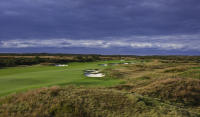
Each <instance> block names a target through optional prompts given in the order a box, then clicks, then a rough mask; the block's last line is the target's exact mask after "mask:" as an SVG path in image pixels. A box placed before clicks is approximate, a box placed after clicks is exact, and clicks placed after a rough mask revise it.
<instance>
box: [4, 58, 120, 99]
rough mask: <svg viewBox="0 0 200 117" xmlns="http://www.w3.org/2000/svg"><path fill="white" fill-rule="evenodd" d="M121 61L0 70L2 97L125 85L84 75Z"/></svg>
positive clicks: (115, 80)
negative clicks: (55, 89)
mask: <svg viewBox="0 0 200 117" xmlns="http://www.w3.org/2000/svg"><path fill="white" fill-rule="evenodd" d="M119 62H120V61H119V60H115V61H114V60H112V61H99V62H86V63H79V62H75V63H69V64H68V65H69V66H65V67H58V66H53V65H52V66H44V65H33V66H19V67H12V68H4V69H0V96H5V95H7V94H11V93H16V92H20V91H26V90H29V89H33V88H39V87H48V86H54V85H59V86H64V85H77V86H80V85H84V86H95V87H98V86H113V85H117V84H120V83H123V81H121V80H117V79H112V78H108V77H106V76H105V77H104V78H88V77H85V76H84V74H83V70H86V69H101V70H103V69H105V68H109V67H112V66H100V65H99V64H106V63H119Z"/></svg>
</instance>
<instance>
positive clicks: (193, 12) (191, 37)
mask: <svg viewBox="0 0 200 117" xmlns="http://www.w3.org/2000/svg"><path fill="white" fill-rule="evenodd" d="M199 11H200V1H199V0H59V1H57V0H1V1H0V40H1V41H0V48H5V47H7V48H13V47H17V48H19V47H41V46H42V47H59V46H60V47H69V46H70V47H73V46H75V47H76V46H79V45H80V46H81V47H87V44H86V45H84V44H82V45H81V44H75V45H74V43H80V41H84V43H86V42H88V40H92V41H91V43H93V42H95V40H100V41H102V43H103V44H102V45H104V44H107V45H109V47H122V45H123V44H124V43H127V44H128V43H129V42H132V43H134V44H132V46H131V44H130V43H129V45H126V44H125V45H124V47H125V46H130V47H131V48H136V47H138V48H141V47H142V48H150V47H151V48H158V49H166V48H167V49H168V48H171V49H183V50H194V49H195V50H198V51H199V50H200V47H199V46H198V45H197V44H199V43H200V41H199V37H200V36H199V34H200V15H199ZM16 40H17V41H16ZM37 40H41V43H40V42H38V43H37ZM56 40H57V43H56V44H57V45H56V44H55V45H54V43H55V42H56ZM61 40H65V41H64V42H67V43H64V42H62V41H61ZM74 40H77V41H74ZM116 40H117V42H118V43H122V44H121V45H120V44H116V43H112V42H113V41H116ZM69 41H70V43H69ZM50 42H52V43H50ZM108 43H112V44H108ZM6 44H7V45H6ZM48 44H49V45H48ZM52 44H53V45H54V46H52ZM167 44H168V46H167ZM173 44H174V45H173ZM102 45H101V44H99V45H98V46H95V45H94V46H95V47H102ZM104 46H105V45H104ZM172 46H173V47H172ZM90 47H91V46H90ZM92 47H93V46H92Z"/></svg>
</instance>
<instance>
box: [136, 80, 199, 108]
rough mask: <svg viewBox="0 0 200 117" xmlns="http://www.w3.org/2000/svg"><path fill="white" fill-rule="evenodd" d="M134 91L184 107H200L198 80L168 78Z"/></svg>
mask: <svg viewBox="0 0 200 117" xmlns="http://www.w3.org/2000/svg"><path fill="white" fill-rule="evenodd" d="M134 91H135V92H138V93H140V94H143V95H148V96H150V97H157V98H160V99H163V100H170V101H173V102H181V103H183V104H185V105H190V106H199V105H200V102H199V99H200V80H196V79H182V78H176V79H174V78H168V79H164V80H158V81H155V82H153V83H151V84H149V85H147V86H144V87H142V88H139V89H136V90H134Z"/></svg>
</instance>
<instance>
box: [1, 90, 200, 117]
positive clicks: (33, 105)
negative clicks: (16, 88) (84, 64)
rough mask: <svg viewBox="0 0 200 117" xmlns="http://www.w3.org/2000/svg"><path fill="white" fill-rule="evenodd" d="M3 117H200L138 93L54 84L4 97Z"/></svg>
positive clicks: (2, 104) (2, 103)
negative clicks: (54, 85)
mask: <svg viewBox="0 0 200 117" xmlns="http://www.w3.org/2000/svg"><path fill="white" fill-rule="evenodd" d="M0 116H2V117H13V116H14V117H135V116H148V117H149V116H153V117H156V116H158V117H160V116H169V117H171V116H178V117H179V116H180V117H182V116H198V115H195V114H191V113H189V112H187V111H185V110H179V109H177V108H175V107H171V106H169V105H165V104H160V103H159V102H157V101H155V100H151V99H147V98H143V97H141V96H138V95H133V94H126V93H123V92H119V91H116V90H110V89H102V88H101V89H99V88H98V89H97V88H95V89H94V88H93V89H89V88H83V87H82V88H75V87H66V88H59V87H52V88H42V89H38V90H35V91H29V92H27V93H23V94H16V95H11V96H8V97H5V98H2V99H0Z"/></svg>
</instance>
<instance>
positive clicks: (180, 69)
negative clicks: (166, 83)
mask: <svg viewBox="0 0 200 117" xmlns="http://www.w3.org/2000/svg"><path fill="white" fill-rule="evenodd" d="M186 70H188V68H186V67H177V68H170V69H166V70H165V71H164V72H165V73H176V72H184V71H186Z"/></svg>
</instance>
